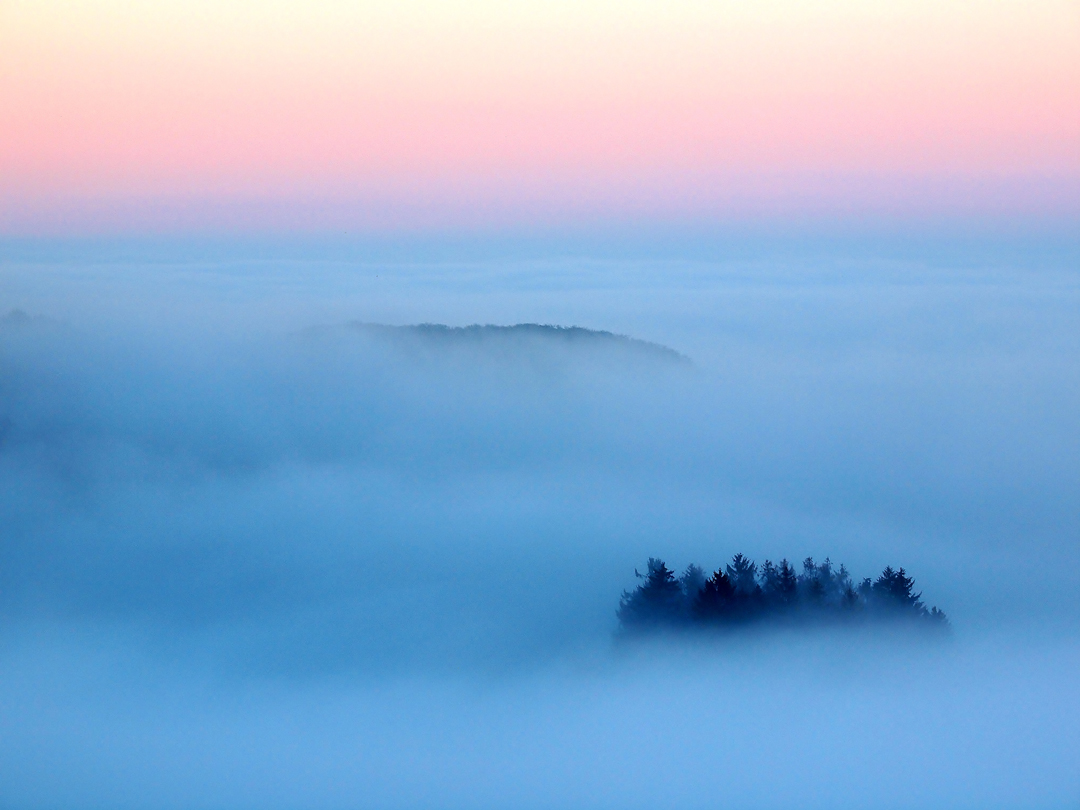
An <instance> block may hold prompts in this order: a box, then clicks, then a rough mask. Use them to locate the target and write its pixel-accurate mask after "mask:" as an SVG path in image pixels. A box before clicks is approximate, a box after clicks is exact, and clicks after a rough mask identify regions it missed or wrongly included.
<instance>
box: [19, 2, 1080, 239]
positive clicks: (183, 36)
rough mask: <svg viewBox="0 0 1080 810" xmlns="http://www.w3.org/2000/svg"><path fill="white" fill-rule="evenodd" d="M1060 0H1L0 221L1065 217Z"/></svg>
mask: <svg viewBox="0 0 1080 810" xmlns="http://www.w3.org/2000/svg"><path fill="white" fill-rule="evenodd" d="M1078 46H1080V10H1078V9H1077V6H1076V4H1075V3H1074V2H1071V1H1070V0H1026V1H1024V2H1021V0H994V1H993V2H980V3H972V2H967V1H966V0H941V1H939V2H929V1H926V2H923V1H922V0H910V1H909V2H882V1H881V0H867V1H866V2H858V1H857V0H821V2H814V3H811V2H805V1H804V0H764V1H763V2H757V3H752V4H747V3H739V2H727V1H726V0H715V1H714V2H684V1H683V0H679V2H672V3H652V2H638V1H637V0H631V1H630V2H618V3H613V2H599V0H584V1H583V2H533V1H532V0H526V1H525V2H512V3H502V2H482V1H481V0H453V1H452V2H417V1H416V0H405V1H403V2H398V3H381V2H349V3H346V2H335V1H333V0H313V1H312V2H308V3H302V4H300V3H287V2H254V1H253V0H219V1H218V2H202V0H195V1H194V2H179V0H161V2H153V3H140V2H121V0H116V1H115V2H108V1H107V0H85V1H84V2H53V0H41V1H40V2H28V1H26V0H8V2H5V3H3V4H2V5H0V97H2V98H3V99H4V103H3V104H2V105H0V232H3V233H4V234H7V235H9V236H11V235H14V236H27V235H38V236H40V235H49V236H57V235H61V236H62V235H71V234H80V235H86V234H102V233H105V234H127V235H130V234H132V233H162V232H165V233H190V232H200V233H205V232H211V233H223V232H224V233H235V232H243V233H265V232H268V231H269V232H276V233H280V232H282V231H286V232H304V233H312V232H314V233H326V232H331V233H340V232H348V233H353V234H356V233H366V234H370V233H384V232H386V231H387V230H393V231H395V232H405V233H415V232H417V231H432V230H435V231H440V232H446V231H451V232H454V231H460V230H463V229H464V230H472V231H483V232H488V231H492V230H495V231H536V230H538V229H539V230H545V229H559V228H562V229H566V228H572V227H579V228H580V227H586V228H587V227H596V226H598V225H602V224H608V225H610V224H612V223H623V224H625V223H633V224H634V225H635V226H637V227H640V226H652V227H661V226H663V227H679V226H682V227H685V226H688V225H697V226H715V225H717V224H718V223H720V224H723V223H730V222H736V223H739V222H746V221H751V222H761V221H766V222H780V223H787V224H790V223H792V222H805V221H809V222H811V223H818V222H821V221H832V222H835V221H842V222H855V223H860V222H866V221H871V222H876V223H880V222H881V221H886V222H896V221H899V222H907V223H910V222H922V223H927V222H937V221H941V220H942V219H945V220H956V221H960V222H968V223H970V222H971V221H976V222H987V221H989V222H991V223H993V227H1001V225H1002V223H1012V224H1013V225H1015V223H1016V221H1017V220H1019V221H1022V222H1023V223H1025V224H1026V226H1027V227H1029V228H1032V227H1042V228H1043V229H1045V228H1047V227H1056V228H1059V229H1060V228H1066V229H1067V228H1069V227H1072V226H1073V225H1075V221H1076V218H1077V213H1078V210H1080V105H1078V104H1077V103H1076V99H1077V98H1078V97H1080V60H1077V58H1076V51H1077V48H1078Z"/></svg>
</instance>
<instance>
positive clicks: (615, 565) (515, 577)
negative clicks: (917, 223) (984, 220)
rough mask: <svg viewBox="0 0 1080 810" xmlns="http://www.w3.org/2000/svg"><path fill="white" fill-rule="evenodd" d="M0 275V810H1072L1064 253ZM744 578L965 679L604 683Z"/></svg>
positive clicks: (761, 676) (163, 267) (752, 648)
mask: <svg viewBox="0 0 1080 810" xmlns="http://www.w3.org/2000/svg"><path fill="white" fill-rule="evenodd" d="M5 250H6V253H5V255H4V258H3V259H2V261H3V263H2V264H0V312H3V313H11V311H12V310H18V312H16V313H14V314H6V315H4V317H3V320H2V322H0V521H2V527H3V528H2V542H0V727H2V728H3V733H2V734H0V774H2V775H3V777H2V778H0V803H2V804H4V805H5V806H11V807H61V806H64V807H69V806H80V807H81V806H110V807H132V808H136V807H139V808H141V807H147V808H149V807H153V808H158V807H171V806H176V807H185V808H192V807H249V806H250V807H297V806H304V807H346V806H348V807H355V806H370V807H551V806H563V807H636V806H640V807H655V806H670V805H674V804H678V805H680V806H686V807H713V806H718V805H721V804H723V803H730V804H732V805H734V806H745V807H776V806H800V807H835V806H838V805H853V806H869V807H898V808H899V807H914V806H921V807H988V806H1000V807H1066V806H1071V805H1072V804H1075V802H1076V800H1077V797H1080V766H1078V764H1077V762H1076V757H1075V756H1074V755H1072V752H1074V751H1075V750H1077V748H1078V747H1080V732H1078V731H1077V729H1078V728H1080V698H1078V692H1077V690H1076V688H1075V672H1076V671H1077V670H1078V668H1080V627H1078V622H1080V608H1078V604H1077V601H1076V593H1077V588H1078V586H1080V574H1078V570H1080V499H1078V498H1077V495H1076V493H1078V492H1080V420H1078V419H1077V416H1076V414H1077V413H1080V277H1078V276H1077V274H1076V261H1075V259H1076V256H1075V251H1074V250H1062V251H1058V252H1056V253H1055V252H1052V251H1051V252H1048V251H1045V250H1040V251H1036V250H1034V249H1033V248H1031V247H1030V246H1026V247H1025V246H1019V247H1013V248H1012V249H1010V250H1008V251H1005V250H1002V251H1000V252H999V254H994V253H993V251H989V252H988V251H986V250H977V249H974V248H971V247H970V246H969V247H967V248H953V249H949V250H946V249H944V248H941V247H935V248H933V249H930V248H928V249H926V250H923V251H914V250H906V251H900V250H898V249H896V248H895V247H892V248H889V247H886V246H879V247H876V248H874V247H867V246H866V245H865V244H864V245H862V246H860V247H858V248H857V249H856V248H855V247H850V246H849V247H848V248H845V247H843V246H833V247H831V248H829V249H822V248H820V247H819V248H815V249H813V250H811V249H806V250H802V251H800V250H795V249H791V250H785V251H779V250H771V251H770V250H765V249H762V248H745V247H744V248H742V249H740V250H738V251H735V250H732V251H730V252H729V253H725V252H724V251H721V250H716V251H713V252H711V253H710V254H709V255H706V256H700V255H699V256H693V257H690V258H677V256H678V255H679V254H678V253H673V255H674V256H676V258H673V257H672V255H654V256H649V257H648V258H632V257H627V256H619V255H615V254H610V253H609V254H606V255H605V254H603V253H602V252H593V253H590V252H587V251H581V250H568V249H567V250H563V251H558V252H557V251H554V250H551V251H547V252H543V251H535V250H534V251H532V252H525V253H523V254H510V255H496V254H492V255H479V256H478V255H469V254H468V253H466V252H463V253H462V254H461V255H435V256H432V255H426V254H425V255H419V254H418V255H416V256H410V255H409V254H408V252H407V251H404V252H402V251H399V252H397V253H395V254H393V255H374V254H372V255H366V254H365V253H364V251H362V250H359V249H358V250H356V251H353V252H348V251H336V252H335V251H322V252H320V251H315V250H312V251H311V253H310V255H306V254H305V253H304V251H303V250H298V249H296V250H292V251H285V252H283V255H282V256H275V255H273V254H272V251H270V250H269V249H266V248H262V249H260V250H255V249H241V248H230V249H225V248H222V247H220V246H219V247H218V248H214V249H210V248H207V249H204V250H202V251H201V252H199V253H198V254H197V255H190V254H185V253H182V252H179V251H177V250H175V249H174V248H168V247H167V246H158V247H154V246H152V245H151V246H147V245H143V246H141V247H139V249H138V250H113V251H108V250H97V251H87V252H86V253H85V255H83V254H82V253H80V252H79V251H78V250H72V249H60V248H57V247H56V246H42V245H38V246H30V247H27V246H15V247H11V246H9V247H7V248H5ZM215 251H216V252H215ZM660 253H661V254H662V251H661V252H660ZM988 255H998V258H996V259H990V258H988ZM1001 257H1005V258H1001ZM357 323H383V324H397V325H402V324H419V323H442V324H450V325H455V326H464V325H468V324H474V323H479V324H487V323H490V324H504V325H506V324H517V323H550V324H561V325H577V326H583V327H588V328H590V329H598V330H608V331H610V332H613V333H617V334H623V335H629V336H631V337H634V338H638V339H640V340H644V341H650V342H653V343H657V344H662V345H663V346H667V347H671V348H672V349H674V350H676V351H677V352H679V353H681V354H682V355H684V356H685V357H687V358H689V359H690V360H691V361H692V362H691V363H684V362H680V361H679V360H678V358H674V359H673V358H672V357H670V356H664V355H660V354H657V353H656V352H650V351H643V350H641V348H640V347H639V346H638V347H636V346H635V345H632V344H624V343H602V344H594V343H589V342H585V343H581V342H574V341H551V340H547V339H544V338H542V337H540V338H534V337H526V338H524V339H520V340H518V339H514V340H506V339H505V336H503V337H500V336H499V333H497V332H482V333H477V336H476V338H475V339H470V340H468V341H457V342H454V341H450V342H446V341H444V342H442V343H440V342H439V340H438V339H437V336H436V338H434V339H430V340H429V339H425V340H421V341H417V340H414V339H412V338H411V337H408V334H406V337H401V336H400V335H397V333H393V334H391V336H390V337H387V336H386V334H384V333H383V332H380V331H378V330H374V331H373V330H370V329H368V330H365V329H361V328H357V327H356V325H355V324H357ZM395 335H397V336H395ZM737 551H741V552H743V553H746V554H748V555H749V556H751V557H754V558H755V559H758V560H761V559H764V558H766V557H768V558H772V559H774V560H775V559H779V558H780V557H785V556H786V557H788V558H790V559H793V560H801V559H802V558H803V557H805V556H808V555H813V556H815V557H817V558H819V559H820V558H823V557H825V556H831V558H832V559H833V560H834V561H837V562H841V561H842V562H844V563H846V564H847V566H848V568H849V569H851V571H852V572H853V574H855V575H856V576H860V577H861V576H871V575H876V574H877V573H878V572H880V570H881V569H882V568H883V567H884V566H886V565H893V566H899V565H903V566H905V567H906V568H907V570H908V571H909V572H910V573H912V574H913V575H914V576H915V578H916V584H917V587H918V588H919V589H921V590H922V591H923V593H924V598H925V599H926V600H927V602H928V603H933V604H937V605H940V606H941V607H942V608H944V609H945V610H946V611H947V612H948V614H949V617H950V619H951V621H952V626H953V632H952V638H951V641H949V642H947V643H922V642H918V641H915V640H912V639H909V638H903V637H892V636H888V635H885V636H881V635H874V634H872V633H870V634H866V633H863V634H855V633H851V634H838V635H837V634H819V635H812V634H811V635H805V636H793V635H784V634H770V635H765V636H762V637H738V638H731V639H725V640H723V641H719V642H717V643H712V644H706V645H704V646H703V645H698V644H687V643H685V642H672V643H671V644H664V643H661V642H658V643H656V644H655V645H653V644H646V645H644V646H637V647H632V648H626V647H622V646H619V645H616V644H614V643H613V640H612V634H613V630H614V629H615V609H616V607H617V606H618V600H619V595H620V593H621V592H622V590H623V589H625V588H630V587H632V586H633V585H634V584H635V579H634V568H635V567H637V568H639V569H640V568H642V567H643V564H644V562H645V560H646V559H647V558H648V557H649V556H660V557H663V558H664V559H665V560H667V561H668V563H669V564H671V565H672V566H674V567H677V568H680V569H681V568H682V567H684V566H685V565H686V564H688V563H690V562H696V563H699V564H701V565H703V566H706V567H711V568H716V567H718V566H720V565H721V564H722V563H724V562H726V561H727V560H728V559H729V558H730V556H731V555H732V554H733V553H735V552H737Z"/></svg>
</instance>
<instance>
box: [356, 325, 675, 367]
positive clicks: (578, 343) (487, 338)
mask: <svg viewBox="0 0 1080 810" xmlns="http://www.w3.org/2000/svg"><path fill="white" fill-rule="evenodd" d="M347 328H348V329H349V330H350V331H353V332H358V333H360V334H361V335H363V336H364V337H365V338H368V339H370V340H373V341H378V342H385V343H387V344H390V345H391V346H393V347H395V348H399V349H406V350H409V349H412V350H415V351H421V352H424V353H440V352H444V351H445V352H457V351H465V352H474V351H475V352H479V353H481V354H484V355H487V356H489V357H491V358H499V357H502V358H504V359H511V358H512V357H513V356H515V355H519V356H520V355H524V354H535V353H538V352H540V353H545V354H563V353H567V354H571V355H579V356H588V357H592V358H596V359H600V358H606V359H610V360H613V361H618V362H623V363H642V362H644V363H648V364H651V365H661V366H687V367H688V366H690V365H692V364H691V362H690V360H689V358H687V357H686V356H684V355H682V354H680V353H679V352H677V351H675V350H674V349H671V348H668V347H667V346H662V345H660V344H658V343H650V342H649V341H645V340H638V339H637V338H632V337H627V336H625V335H617V334H615V333H613V332H605V331H602V330H596V329H585V328H583V327H580V326H554V325H549V324H538V323H519V324H515V325H513V326H493V325H490V324H487V325H479V324H474V325H472V326H446V325H443V324H437V323H422V324H416V325H412V326H389V325H386V324H377V323H360V322H354V323H350V324H348V326H347Z"/></svg>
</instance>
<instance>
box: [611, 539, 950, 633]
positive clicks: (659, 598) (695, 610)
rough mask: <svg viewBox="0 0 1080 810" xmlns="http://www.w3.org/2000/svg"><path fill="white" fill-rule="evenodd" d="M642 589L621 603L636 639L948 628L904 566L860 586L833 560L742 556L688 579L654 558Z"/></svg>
mask: <svg viewBox="0 0 1080 810" xmlns="http://www.w3.org/2000/svg"><path fill="white" fill-rule="evenodd" d="M634 573H635V574H637V576H638V578H639V579H641V584H640V585H638V586H637V588H635V589H634V590H633V591H624V592H623V595H622V600H621V601H620V603H619V610H618V617H619V629H620V632H622V633H623V634H626V635H635V634H640V633H643V632H656V631H664V630H668V631H670V630H676V629H681V628H685V629H691V628H693V629H699V630H706V629H719V628H725V627H726V628H734V627H740V626H742V627H745V626H748V625H757V626H760V625H762V624H765V623H768V624H779V625H787V626H790V625H798V626H810V625H821V624H837V623H848V624H850V623H859V622H867V621H873V622H875V623H879V622H891V623H894V624H895V623H906V624H909V625H913V626H917V627H925V628H928V629H932V628H936V629H945V628H947V627H948V620H947V619H946V617H945V614H944V613H943V612H942V611H940V610H938V609H937V608H936V607H934V608H931V609H929V610H927V608H926V605H924V604H923V602H922V594H921V593H917V592H916V591H915V590H914V585H915V580H914V579H912V578H911V577H910V576H908V574H907V572H906V571H905V570H904V569H903V568H899V569H893V568H891V567H889V568H886V569H885V570H884V571H882V572H881V575H880V576H879V577H878V578H877V579H876V580H871V579H870V578H869V577H867V578H866V579H863V580H862V581H861V582H858V583H856V582H854V581H853V580H852V578H851V575H850V574H849V573H848V571H847V568H845V567H844V566H843V565H840V566H839V567H835V566H834V565H833V564H832V562H831V561H830V560H829V559H826V560H825V562H823V563H815V562H814V560H813V559H812V558H810V557H807V558H806V559H805V560H803V563H802V571H801V572H799V571H796V569H795V567H794V566H793V565H791V563H789V562H788V561H787V560H781V561H780V563H779V564H774V563H773V562H771V561H769V560H766V561H765V562H764V563H763V564H762V565H761V566H758V565H757V564H756V563H755V562H754V561H753V560H750V559H748V558H747V557H745V556H743V555H742V554H736V555H735V556H734V558H732V560H731V563H730V564H729V565H727V566H726V567H725V568H719V569H717V571H716V572H714V573H713V574H712V576H709V577H706V574H705V572H704V571H703V570H702V569H701V568H699V567H698V566H696V565H690V566H688V567H687V569H686V571H685V572H684V573H683V575H682V576H681V577H676V576H675V573H674V572H673V571H672V570H671V569H669V568H668V567H667V565H665V564H664V561H663V560H658V559H656V558H650V559H649V563H648V569H647V572H646V573H644V574H640V573H638V572H637V571H635V572H634Z"/></svg>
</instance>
